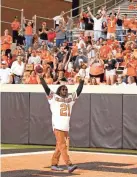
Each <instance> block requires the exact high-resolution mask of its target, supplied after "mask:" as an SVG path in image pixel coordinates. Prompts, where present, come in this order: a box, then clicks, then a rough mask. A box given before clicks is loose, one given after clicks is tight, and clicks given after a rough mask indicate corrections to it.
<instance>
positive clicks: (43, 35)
mask: <svg viewBox="0 0 137 177" xmlns="http://www.w3.org/2000/svg"><path fill="white" fill-rule="evenodd" d="M47 34H48V28H47V26H46V22H43V23H42V27H41V28H40V29H39V45H41V44H42V42H45V44H47V42H48V35H47Z"/></svg>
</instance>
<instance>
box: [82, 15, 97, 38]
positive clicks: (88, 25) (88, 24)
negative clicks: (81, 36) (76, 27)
mask: <svg viewBox="0 0 137 177" xmlns="http://www.w3.org/2000/svg"><path fill="white" fill-rule="evenodd" d="M80 16H81V19H82V20H83V21H84V24H85V30H86V31H85V36H92V34H93V25H94V20H93V19H92V18H91V16H90V14H89V13H87V14H86V16H83V12H82V13H81V15H80Z"/></svg>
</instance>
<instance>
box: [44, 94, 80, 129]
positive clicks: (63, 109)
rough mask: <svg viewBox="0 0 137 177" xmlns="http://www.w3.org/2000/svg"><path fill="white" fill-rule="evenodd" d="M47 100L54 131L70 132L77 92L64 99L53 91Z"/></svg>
mask: <svg viewBox="0 0 137 177" xmlns="http://www.w3.org/2000/svg"><path fill="white" fill-rule="evenodd" d="M47 98H48V102H49V104H50V110H51V112H52V127H53V130H54V129H58V130H62V131H69V121H70V115H71V111H72V106H73V104H74V103H75V101H76V99H77V93H76V92H75V93H73V94H71V95H69V96H68V97H67V98H62V97H60V96H59V95H57V94H55V93H54V92H52V91H51V92H50V94H49V96H47Z"/></svg>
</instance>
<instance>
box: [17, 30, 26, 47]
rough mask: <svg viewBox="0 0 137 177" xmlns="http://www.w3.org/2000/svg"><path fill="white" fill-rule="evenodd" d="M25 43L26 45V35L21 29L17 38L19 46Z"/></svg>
mask: <svg viewBox="0 0 137 177" xmlns="http://www.w3.org/2000/svg"><path fill="white" fill-rule="evenodd" d="M24 45H25V37H24V35H23V32H22V30H20V31H19V34H18V38H17V46H24Z"/></svg>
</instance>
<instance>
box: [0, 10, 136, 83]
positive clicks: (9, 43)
mask: <svg viewBox="0 0 137 177" xmlns="http://www.w3.org/2000/svg"><path fill="white" fill-rule="evenodd" d="M53 20H54V21H55V27H54V28H51V29H50V28H48V26H47V23H46V22H43V23H42V24H41V27H40V28H39V30H38V32H37V34H34V33H33V31H34V30H33V27H34V21H33V19H32V20H31V21H26V20H25V18H24V26H23V28H21V24H20V22H19V20H18V17H15V19H14V21H13V22H12V24H11V28H12V35H10V34H9V30H8V29H5V31H4V34H3V35H2V36H1V64H0V83H3V84H40V80H39V77H38V75H37V73H36V71H35V67H36V66H37V65H38V64H40V65H42V66H43V77H44V79H45V81H46V82H47V84H71V85H73V84H78V83H79V80H80V78H81V77H85V84H86V85H136V83H137V16H136V14H135V15H134V16H133V17H132V18H129V17H128V16H127V14H125V15H124V16H121V14H120V7H119V9H118V11H117V12H116V11H115V10H114V9H113V10H112V12H111V13H109V14H108V12H107V10H106V7H102V8H101V9H99V10H98V12H97V14H96V15H95V16H94V15H93V14H92V12H91V9H90V7H87V12H84V11H83V9H81V13H80V17H79V18H78V19H77V21H76V20H73V18H71V17H70V16H67V17H64V12H61V14H60V15H59V16H56V17H54V18H53ZM75 29H76V30H79V31H81V32H79V35H78V36H74V35H73V31H74V30H75ZM13 44H14V45H13Z"/></svg>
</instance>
